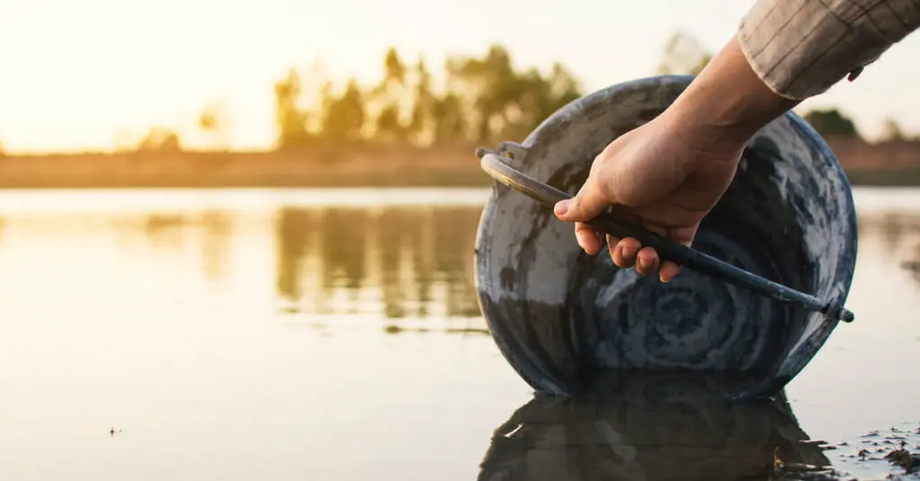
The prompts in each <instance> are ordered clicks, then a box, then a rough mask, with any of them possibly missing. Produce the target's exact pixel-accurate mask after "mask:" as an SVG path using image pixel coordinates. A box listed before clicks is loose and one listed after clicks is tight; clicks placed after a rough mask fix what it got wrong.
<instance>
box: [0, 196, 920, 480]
mask: <svg viewBox="0 0 920 481" xmlns="http://www.w3.org/2000/svg"><path fill="white" fill-rule="evenodd" d="M487 194H488V193H487V192H485V191H479V190H472V191H464V190H447V191H444V190H430V191H426V190H411V191H410V190H405V191H400V190H397V191H367V190H359V191H345V190H328V191H322V190H309V191H304V190H300V191H284V190H276V191H259V190H239V191H236V190H227V191H207V192H201V191H107V192H93V191H72V192H56V191H49V192H40V193H39V192H5V193H2V194H0V387H2V392H3V395H2V396H0V478H2V479H10V480H35V481H46V480H59V479H93V480H96V481H101V480H122V479H132V480H161V479H174V480H184V479H189V480H203V479H221V480H248V479H277V480H286V479H292V480H293V479H298V480H302V479H324V480H352V479H369V478H372V479H382V480H390V479H392V480H413V479H418V480H430V479H439V480H470V479H477V478H480V479H490V480H491V479H496V480H498V479H502V480H522V479H533V480H537V479H557V480H559V479H565V480H568V479H571V480H576V479H579V480H580V479H649V480H650V479H681V478H680V476H684V478H683V479H693V476H697V477H698V478H699V477H702V479H736V478H737V476H740V475H754V476H755V478H752V479H757V477H756V476H759V477H760V478H761V479H765V476H767V475H769V473H770V472H772V466H773V463H774V454H776V455H777V457H778V459H779V460H780V461H781V462H783V463H785V464H786V465H789V466H797V465H798V463H803V464H808V465H814V464H817V465H827V467H829V468H831V469H835V470H837V471H838V472H841V473H842V472H846V473H849V475H851V476H855V477H858V478H859V479H882V478H884V477H885V476H886V475H887V474H888V473H898V472H903V469H901V468H897V467H893V466H890V465H889V464H888V462H887V461H885V460H883V459H878V460H873V459H872V458H873V457H881V456H882V455H883V454H884V453H883V452H879V451H878V449H889V448H890V447H891V446H894V445H895V444H899V443H900V438H903V439H904V440H905V442H906V443H908V444H907V447H908V448H909V449H914V450H915V452H917V451H920V446H916V447H915V448H910V445H911V444H917V443H918V442H920V440H918V439H917V438H918V436H917V435H916V430H917V429H918V427H920V383H918V382H917V380H918V379H920V378H918V375H917V366H918V365H920V314H918V312H920V273H918V274H912V273H911V272H910V271H908V270H906V269H902V268H901V263H902V262H904V261H907V260H912V259H913V260H920V190H913V191H912V190H903V191H890V190H881V191H876V190H863V189H861V190H858V191H857V194H856V199H857V205H858V209H859V214H860V219H859V220H860V229H861V230H860V246H859V258H858V265H857V272H856V278H855V281H854V285H853V291H852V293H851V296H850V300H849V302H848V307H849V308H850V309H851V310H853V311H854V312H855V313H856V314H857V321H856V322H855V323H853V324H851V325H841V326H840V327H839V328H838V329H837V330H836V331H835V332H834V334H833V335H832V337H831V339H830V340H829V341H828V343H827V344H826V346H825V347H824V349H823V350H822V351H821V352H820V353H819V354H818V356H817V357H816V358H815V359H814V360H813V361H812V362H811V363H810V364H809V365H808V366H807V367H806V368H805V370H804V371H803V372H802V374H801V375H800V376H799V377H797V378H796V379H795V380H794V381H793V382H792V383H791V384H790V385H789V387H788V389H787V397H788V400H789V402H788V404H783V403H779V404H777V405H770V406H755V407H744V408H738V407H726V406H721V405H710V404H707V403H705V402H703V401H700V400H699V399H698V398H694V397H692V396H689V397H686V396H685V397H684V398H682V399H681V398H674V400H672V401H670V402H661V401H660V399H661V397H660V396H656V395H655V393H656V389H663V388H661V386H665V385H668V383H667V382H665V381H662V380H661V379H657V380H654V379H638V380H632V381H629V382H628V383H627V384H624V386H627V387H628V389H625V388H624V392H629V393H631V394H630V395H628V396H623V397H621V398H619V399H616V400H610V399H596V400H582V401H578V402H575V401H560V400H553V399H544V398H540V397H537V398H535V397H534V396H533V395H532V393H531V390H530V389H529V388H528V387H527V386H526V385H525V384H524V383H523V382H522V381H521V380H520V379H519V378H518V377H517V376H516V375H515V374H514V372H513V371H512V369H511V368H510V367H509V366H508V364H507V363H506V362H505V361H504V359H503V358H502V357H501V356H500V355H499V354H498V352H497V350H496V348H495V346H494V344H493V343H492V341H491V339H490V338H489V337H488V335H487V334H485V333H484V332H485V331H484V329H485V325H484V322H483V320H482V319H481V318H480V316H479V311H478V307H477V304H476V300H475V296H474V292H475V290H474V286H473V283H472V251H473V243H474V238H475V230H476V225H477V222H478V217H479V209H480V206H481V205H482V202H483V201H484V199H485V197H486V196H487ZM703 385H704V386H705V385H706V384H705V383H704V384H703ZM709 389H715V388H712V387H710V388H709ZM690 391H692V390H690ZM690 391H687V390H685V392H690ZM656 400H657V401H656ZM874 431H877V433H873V432H874ZM863 435H869V436H868V437H862V436H863ZM886 441H888V442H886ZM842 443H846V444H842ZM872 443H878V445H873V444H872ZM862 446H866V447H862ZM861 449H867V452H864V453H862V454H860V450H861ZM870 449H874V450H875V451H874V452H869V451H868V450H870ZM736 475H737V476H736ZM547 476H548V477H547ZM720 476H721V477H720ZM732 476H735V477H732Z"/></svg>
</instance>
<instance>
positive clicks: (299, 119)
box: [275, 69, 310, 147]
mask: <svg viewBox="0 0 920 481" xmlns="http://www.w3.org/2000/svg"><path fill="white" fill-rule="evenodd" d="M300 95H301V84H300V75H299V74H298V73H297V71H296V70H294V69H290V70H288V73H287V76H286V77H285V78H283V79H281V80H280V81H278V82H276V83H275V124H276V126H277V128H278V139H277V143H278V146H279V147H287V146H297V145H303V144H305V143H307V142H309V140H310V134H309V132H308V131H307V121H308V120H309V119H308V116H307V114H306V112H303V111H302V110H301V109H300V107H299V101H300Z"/></svg>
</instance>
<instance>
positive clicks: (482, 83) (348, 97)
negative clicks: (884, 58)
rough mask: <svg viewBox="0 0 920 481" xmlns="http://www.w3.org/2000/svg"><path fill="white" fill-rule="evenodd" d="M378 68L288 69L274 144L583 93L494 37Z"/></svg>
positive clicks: (850, 133)
mask: <svg viewBox="0 0 920 481" xmlns="http://www.w3.org/2000/svg"><path fill="white" fill-rule="evenodd" d="M711 59H712V52H710V51H707V50H706V49H705V48H704V47H703V46H702V45H701V44H700V42H699V41H697V40H696V39H695V38H693V37H692V36H690V35H687V34H686V33H683V32H676V33H674V34H673V35H671V36H670V37H669V38H668V39H667V40H666V42H665V44H664V49H663V52H662V59H661V62H660V64H659V66H658V68H657V69H656V72H655V73H657V74H684V73H688V74H696V73H699V71H700V70H702V68H703V67H705V66H706V64H707V63H708V62H709V61H710V60H711ZM380 67H381V71H382V73H381V76H380V78H379V79H378V80H377V81H376V82H374V83H372V84H370V85H362V84H360V83H359V82H358V81H357V80H356V79H354V78H350V79H347V80H346V81H345V82H335V81H333V80H330V79H328V78H327V77H326V76H325V75H324V73H323V72H322V68H321V67H320V66H319V65H318V64H317V65H314V67H313V68H311V69H308V71H306V72H303V71H299V70H297V69H293V68H292V69H290V70H288V71H287V72H286V73H285V74H284V75H283V76H282V77H281V78H279V79H278V80H277V81H276V82H275V84H274V86H273V88H274V92H273V93H274V114H275V119H274V120H275V127H276V142H275V146H276V147H277V148H289V147H298V146H305V145H315V144H322V143H352V142H364V141H373V142H394V143H408V144H414V145H420V146H423V145H432V144H444V143H455V142H463V141H467V142H477V143H480V144H483V145H487V144H492V143H495V142H496V141H498V140H517V141H520V140H523V138H524V136H526V135H527V134H528V133H529V132H531V131H532V130H533V129H535V128H536V127H537V126H538V125H539V124H540V123H541V122H542V121H543V120H545V119H546V118H547V117H548V116H550V115H551V114H552V113H553V112H555V111H556V110H558V109H559V108H561V107H562V106H564V105H565V104H567V103H568V102H570V101H572V100H575V99H577V98H578V97H580V96H582V95H584V94H585V93H586V92H584V90H583V87H582V81H581V80H580V79H578V78H577V77H576V76H575V75H574V74H573V73H572V72H570V71H569V70H568V69H567V68H566V67H565V66H563V65H562V64H561V63H558V62H557V63H555V64H553V65H552V66H551V68H549V69H548V71H541V70H540V69H538V68H536V67H532V66H531V67H523V68H522V67H518V66H516V65H515V62H514V61H513V59H512V56H511V53H510V52H509V51H508V49H507V48H505V47H504V46H502V45H498V44H495V45H492V46H491V47H489V48H488V49H486V51H485V52H484V53H482V54H481V55H479V56H475V55H472V56H471V55H454V56H450V57H448V58H447V59H446V61H445V62H444V64H443V65H441V71H440V75H435V74H434V72H433V70H432V68H431V66H429V65H428V63H426V61H425V59H424V58H417V59H414V60H411V61H410V60H409V59H407V58H406V57H405V56H403V55H401V54H400V53H399V51H398V50H397V49H396V48H395V47H391V48H389V49H388V50H387V52H386V54H385V56H384V58H382V59H381V63H380ZM803 118H804V119H805V120H806V121H808V122H809V123H810V124H811V125H812V126H813V127H815V129H816V130H817V131H818V132H819V133H820V134H821V135H823V136H825V137H826V138H840V137H847V138H861V134H860V133H859V132H858V130H857V128H856V125H855V123H854V122H853V121H852V119H850V118H848V117H847V116H846V115H844V114H843V113H842V112H841V111H840V110H838V109H823V110H813V111H810V112H807V113H805V114H803ZM227 127H228V117H227V115H226V113H225V112H223V111H222V109H221V108H220V106H219V105H209V106H207V107H206V108H205V109H203V111H202V112H201V113H200V115H199V118H198V125H197V128H198V129H199V130H200V131H202V132H203V133H206V134H207V135H208V136H209V137H210V138H211V140H212V144H213V146H214V147H215V148H220V147H221V146H225V145H227V142H226V137H225V136H226V134H227V132H228V129H227ZM906 139H908V136H907V135H905V134H904V132H903V131H902V129H901V128H900V126H899V125H898V124H897V122H895V121H894V120H888V121H886V124H885V134H884V138H883V140H906ZM122 148H123V149H124V150H136V151H155V152H162V151H177V150H182V149H183V146H182V140H181V138H180V135H179V133H178V132H177V131H176V129H171V128H166V127H162V126H154V127H152V128H150V129H149V130H148V131H147V132H146V133H145V134H144V135H143V136H142V137H141V138H140V139H134V140H131V141H130V142H128V143H127V145H123V146H122ZM0 152H2V150H0ZM0 155H2V153H0Z"/></svg>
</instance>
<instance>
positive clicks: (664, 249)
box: [476, 149, 855, 322]
mask: <svg viewBox="0 0 920 481" xmlns="http://www.w3.org/2000/svg"><path fill="white" fill-rule="evenodd" d="M476 155H477V156H478V157H479V158H480V166H481V167H482V170H484V171H485V172H486V173H487V174H489V175H490V176H491V177H492V178H493V179H495V180H496V181H498V182H500V183H502V184H504V185H507V186H508V187H511V188H512V189H514V190H517V191H518V192H521V193H523V194H525V195H527V196H528V197H530V198H532V199H534V200H536V201H537V202H539V203H540V204H542V205H543V206H545V207H548V208H550V209H552V208H553V206H555V205H556V203H558V202H559V201H562V200H566V199H570V198H572V196H571V195H569V194H568V193H566V192H563V191H561V190H559V189H556V188H555V187H552V186H550V185H547V184H544V183H542V182H539V181H537V180H535V179H533V178H532V177H529V176H528V175H526V174H524V173H522V172H520V171H518V170H517V169H515V168H514V167H512V166H511V165H509V163H508V162H507V161H508V160H510V159H507V158H505V157H503V156H500V155H498V154H497V153H496V152H493V151H490V150H487V149H477V151H476ZM587 224H590V225H592V226H594V227H595V228H596V229H598V230H600V231H602V232H605V233H607V234H610V235H612V236H614V237H617V238H620V239H623V238H626V237H633V238H635V239H637V240H638V241H639V242H640V243H642V245H643V246H649V247H652V248H654V249H655V250H656V251H658V255H659V256H660V257H661V259H664V260H668V261H671V262H674V263H676V264H678V265H681V266H686V267H690V268H691V269H693V270H696V271H699V272H702V273H704V274H706V275H708V276H709V277H712V278H714V279H718V280H721V281H723V282H727V283H729V284H732V285H735V286H738V287H741V288H743V289H745V290H748V291H750V292H753V293H756V294H760V295H764V296H767V297H770V298H772V299H775V300H777V301H780V302H785V303H787V304H792V305H795V306H798V307H802V308H805V309H808V310H810V311H817V312H821V313H823V314H825V315H827V316H833V318H834V319H839V320H841V321H843V322H853V320H854V319H855V316H854V315H853V313H852V312H850V311H848V310H847V309H845V308H844V307H843V306H838V305H837V303H836V302H835V301H834V300H831V301H822V300H821V299H818V298H817V297H815V296H812V295H810V294H806V293H804V292H800V291H797V290H795V289H793V288H791V287H787V286H784V285H782V284H779V283H776V282H773V281H771V280H769V279H765V278H763V277H761V276H758V275H756V274H752V273H750V272H748V271H746V270H744V269H741V268H738V267H735V266H733V265H731V264H729V263H727V262H724V261H721V260H719V259H716V258H715V257H712V256H710V255H707V254H704V253H702V252H700V251H698V250H694V249H692V248H690V247H687V246H685V245H683V244H680V243H677V242H674V241H672V240H670V239H667V238H664V237H661V236H659V235H658V234H655V233H654V232H650V231H648V230H646V229H645V228H644V227H642V226H640V225H637V224H634V223H631V222H626V221H623V220H620V219H616V218H614V217H613V216H612V215H610V214H609V213H607V212H604V213H601V214H600V215H598V216H597V217H595V218H594V219H592V220H590V221H588V222H587Z"/></svg>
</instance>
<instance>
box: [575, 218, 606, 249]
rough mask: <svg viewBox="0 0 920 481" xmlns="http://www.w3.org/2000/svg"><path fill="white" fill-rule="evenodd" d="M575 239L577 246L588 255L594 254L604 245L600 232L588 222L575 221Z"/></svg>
mask: <svg viewBox="0 0 920 481" xmlns="http://www.w3.org/2000/svg"><path fill="white" fill-rule="evenodd" d="M575 240H577V241H578V246H579V247H581V248H582V250H584V251H585V252H587V253H588V254H590V255H592V256H593V255H595V254H597V253H598V252H600V250H601V249H602V248H603V247H604V241H603V238H602V237H601V234H600V233H599V232H598V231H597V230H596V229H595V228H594V227H591V225H589V224H585V223H582V222H576V223H575Z"/></svg>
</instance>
